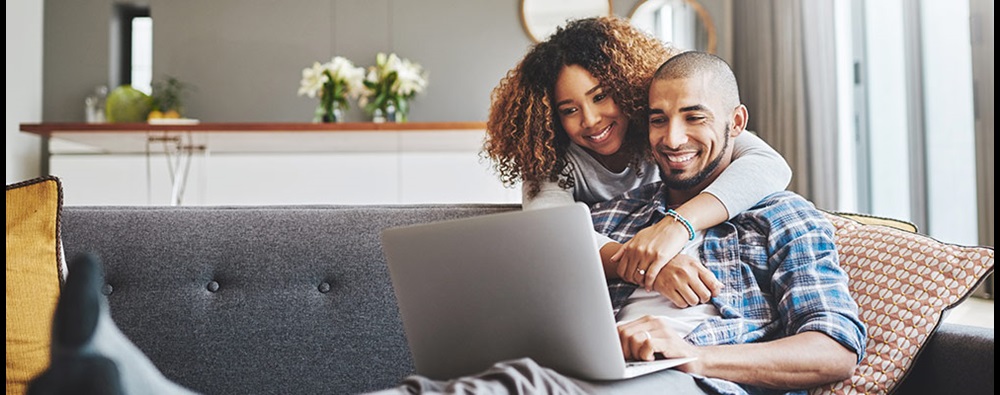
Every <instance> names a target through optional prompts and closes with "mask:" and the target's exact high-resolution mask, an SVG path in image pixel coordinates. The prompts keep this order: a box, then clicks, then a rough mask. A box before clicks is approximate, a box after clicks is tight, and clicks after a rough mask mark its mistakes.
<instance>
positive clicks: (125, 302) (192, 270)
mask: <svg viewBox="0 0 1000 395" xmlns="http://www.w3.org/2000/svg"><path fill="white" fill-rule="evenodd" d="M513 209H516V207H514V206H501V207H498V206H495V205H485V206H484V205H440V206H436V205H422V206H293V207H268V206H261V207H80V206H76V207H67V208H66V210H65V213H64V215H63V222H62V223H63V240H64V243H65V246H66V253H67V254H68V255H69V256H74V255H76V254H78V253H81V252H93V253H96V254H98V255H99V256H100V257H101V259H102V261H103V262H104V264H105V280H106V282H107V284H106V285H105V287H104V289H105V293H106V294H108V301H109V304H110V306H111V314H112V317H113V318H114V319H115V322H116V323H117V324H118V326H119V328H120V329H121V330H122V332H123V333H125V334H126V335H127V336H128V337H129V338H130V339H131V340H132V341H133V342H134V343H135V344H136V346H138V347H139V349H141V350H142V351H143V352H145V353H146V354H147V355H148V356H149V358H150V359H151V360H152V361H153V363H154V364H156V366H157V368H159V369H160V370H161V371H162V372H163V373H164V375H165V376H167V377H168V378H170V379H172V380H174V381H176V382H178V383H179V384H182V385H184V386H186V387H188V388H192V389H194V390H197V391H200V392H202V393H207V394H277V393H282V394H354V393H362V392H369V391H375V390H378V389H383V388H388V387H391V386H395V385H397V384H399V382H400V381H402V379H403V378H405V377H406V376H407V375H409V374H411V373H413V362H412V359H411V357H410V352H409V348H408V346H407V343H406V338H405V335H404V332H403V327H402V323H401V321H400V318H399V312H398V310H397V308H396V300H395V296H394V294H393V291H392V285H391V282H390V279H389V274H388V270H387V268H386V265H385V261H384V258H383V256H382V251H381V245H380V244H379V232H380V231H381V230H382V229H383V228H386V227H390V226H399V225H405V224H414V223H422V222H430V221H438V220H445V219H453V218H460V217H467V216H472V215H482V214H490V213H496V212H499V211H506V210H513Z"/></svg>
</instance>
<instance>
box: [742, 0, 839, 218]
mask: <svg viewBox="0 0 1000 395" xmlns="http://www.w3.org/2000/svg"><path fill="white" fill-rule="evenodd" d="M833 1H835V0H740V1H735V2H733V37H734V40H733V48H734V49H733V69H734V71H735V72H736V79H737V81H739V84H740V97H741V99H742V100H743V102H744V103H745V104H746V105H747V107H748V108H749V111H750V125H749V129H750V130H753V131H755V132H757V134H759V135H760V136H761V138H763V139H764V140H765V141H767V142H768V143H769V144H771V146H773V147H774V148H775V149H776V150H777V151H778V152H779V153H781V154H782V156H784V157H785V159H786V160H787V161H788V164H789V166H791V168H792V172H793V176H792V183H791V185H789V189H790V190H792V191H795V192H797V193H799V194H801V195H803V196H805V197H806V198H807V199H809V200H811V201H812V202H813V203H815V204H816V206H817V207H820V208H824V209H831V210H836V209H837V193H836V191H837V189H836V187H837V185H836V181H837V166H836V156H837V145H836V141H837V128H838V125H837V89H836V83H837V81H836V70H835V65H836V46H835V32H834V21H833V14H834V11H833V7H834V5H833Z"/></svg>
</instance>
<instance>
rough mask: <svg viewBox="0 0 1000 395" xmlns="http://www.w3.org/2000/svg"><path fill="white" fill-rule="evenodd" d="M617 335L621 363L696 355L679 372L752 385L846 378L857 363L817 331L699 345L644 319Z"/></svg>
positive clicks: (812, 384)
mask: <svg viewBox="0 0 1000 395" xmlns="http://www.w3.org/2000/svg"><path fill="white" fill-rule="evenodd" d="M618 333H619V336H620V339H621V342H622V349H623V350H624V351H625V357H626V359H634V360H644V361H651V360H653V359H654V358H653V357H654V353H658V354H661V355H663V356H664V357H667V358H686V357H695V358H697V359H696V360H695V361H693V362H689V363H687V364H684V365H681V366H679V367H678V369H679V370H681V371H684V372H687V373H694V374H699V375H702V376H706V377H715V378H720V379H724V380H729V381H732V382H735V383H741V384H749V385H753V386H756V387H764V388H775V389H801V388H810V387H815V386H818V385H821V384H825V383H829V382H834V381H839V380H844V379H846V378H848V377H850V376H851V374H853V372H854V368H855V365H856V364H857V360H856V358H857V356H856V355H855V353H854V352H853V351H852V350H849V349H847V348H846V347H844V346H843V345H841V344H840V343H838V342H837V341H835V340H833V339H832V338H830V337H829V336H827V335H825V334H823V333H819V332H811V331H810V332H802V333H799V334H796V335H792V336H789V337H786V338H782V339H778V340H773V341H769V342H761V343H749V344H730V345H721V346H703V347H698V346H695V345H692V344H690V343H688V342H686V341H685V340H684V339H683V338H681V337H680V336H679V335H677V334H676V333H675V332H674V331H673V330H672V329H670V328H669V326H668V324H667V323H665V322H663V321H661V320H660V319H659V318H657V317H653V316H646V317H643V318H640V319H638V320H636V321H632V322H630V323H627V324H624V325H621V326H619V328H618Z"/></svg>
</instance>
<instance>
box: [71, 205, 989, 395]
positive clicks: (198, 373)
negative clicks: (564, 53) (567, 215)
mask: <svg viewBox="0 0 1000 395" xmlns="http://www.w3.org/2000/svg"><path fill="white" fill-rule="evenodd" d="M515 209H518V207H517V206H514V205H419V206H290V207H274V206H267V207H181V208H172V207H65V208H64V209H63V213H62V220H61V234H62V239H63V244H64V248H65V252H66V255H67V257H73V256H75V255H76V254H79V253H83V252H94V253H96V254H98V255H99V256H100V257H101V259H102V260H103V262H104V264H105V271H106V280H107V285H106V286H105V289H104V291H105V293H106V294H107V295H109V301H110V305H111V310H112V315H113V317H114V319H115V320H116V322H117V324H118V325H119V326H120V327H121V329H122V331H123V332H124V333H125V334H126V335H128V336H129V337H130V338H131V339H132V340H133V341H134V342H135V343H136V345H138V346H139V348H141V349H142V350H143V351H144V352H146V353H147V354H148V355H149V357H150V358H151V359H152V360H153V361H154V363H155V364H156V365H157V366H158V367H159V368H160V369H161V370H162V371H163V372H164V374H165V375H166V376H168V377H170V378H171V379H173V380H175V381H177V382H179V383H180V384H183V385H185V386H187V387H190V388H192V389H195V390H198V391H201V392H204V393H207V394H341V393H360V392H366V391H372V390H377V389H382V388H387V387H391V386H393V385H396V384H398V383H399V382H400V380H402V379H403V378H404V377H405V376H407V375H408V374H410V373H412V372H413V363H412V360H411V358H410V355H409V350H408V348H407V344H406V339H405V335H404V333H403V329H402V326H401V323H400V319H399V313H398V311H397V308H396V303H395V297H394V294H393V291H392V287H391V284H390V281H389V277H388V272H387V270H386V267H385V263H384V261H383V257H382V252H381V249H380V245H379V232H380V230H381V229H383V228H385V227H391V226H397V225H404V224H413V223H422V222H430V221H437V220H444V219H451V218H460V217H467V216H472V215H483V214H490V213H498V212H503V211H509V210H515ZM652 383H655V377H649V378H645V379H644V378H640V379H637V380H632V381H626V382H619V383H617V384H616V385H617V386H618V387H619V388H621V389H623V390H624V389H628V390H640V391H638V392H649V391H642V390H643V389H645V390H651V389H652V388H650V387H648V385H649V384H652ZM956 389H960V390H957V391H956ZM903 390H904V391H905V393H984V394H986V393H989V394H992V393H993V330H992V329H990V330H984V329H979V328H972V327H964V326H957V325H943V326H942V327H941V328H940V329H939V330H938V331H937V333H936V334H935V335H934V337H933V338H932V340H931V341H930V346H929V347H928V348H927V349H926V351H924V353H923V354H922V355H921V356H920V357H919V359H918V366H917V367H916V370H915V371H914V373H913V374H911V375H910V376H909V377H908V378H907V379H906V381H905V382H904V384H903ZM630 392H631V391H630ZM632 393H636V392H632Z"/></svg>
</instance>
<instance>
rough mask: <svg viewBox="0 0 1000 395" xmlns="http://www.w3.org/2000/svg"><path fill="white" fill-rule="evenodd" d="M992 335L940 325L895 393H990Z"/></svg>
mask: <svg viewBox="0 0 1000 395" xmlns="http://www.w3.org/2000/svg"><path fill="white" fill-rule="evenodd" d="M993 332H994V330H993V329H992V328H981V327H974V326H966V325H958V324H941V326H940V327H939V328H938V330H937V331H935V333H934V335H932V337H931V339H930V340H929V341H928V342H927V346H926V348H925V349H924V351H923V352H922V353H921V354H920V356H919V357H918V358H917V360H916V362H915V365H914V366H913V370H911V371H910V374H909V375H908V376H907V377H906V379H905V380H904V381H903V382H902V383H901V385H900V387H899V388H898V391H896V393H897V394H953V393H961V394H993Z"/></svg>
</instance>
